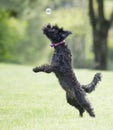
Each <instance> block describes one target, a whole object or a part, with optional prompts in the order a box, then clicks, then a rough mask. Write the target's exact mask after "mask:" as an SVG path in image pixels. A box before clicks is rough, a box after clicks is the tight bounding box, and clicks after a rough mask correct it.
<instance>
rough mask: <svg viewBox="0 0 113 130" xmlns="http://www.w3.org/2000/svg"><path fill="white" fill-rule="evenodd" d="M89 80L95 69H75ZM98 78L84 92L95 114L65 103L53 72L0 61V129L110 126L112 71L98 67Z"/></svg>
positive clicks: (112, 114) (62, 129) (95, 128)
mask: <svg viewBox="0 0 113 130" xmlns="http://www.w3.org/2000/svg"><path fill="white" fill-rule="evenodd" d="M75 72H76V75H77V77H78V80H79V81H80V82H81V83H83V84H86V83H89V81H91V79H92V78H93V75H94V74H95V73H96V71H91V70H85V69H79V70H75ZM102 75H103V78H102V82H101V83H100V84H99V85H98V87H97V89H96V91H95V92H94V93H92V94H89V95H88V98H89V100H90V101H91V103H92V106H93V107H94V110H95V113H96V118H91V117H89V115H88V114H87V113H85V114H84V117H83V118H80V117H79V115H78V111H77V110H76V109H74V107H71V106H70V105H68V104H67V103H66V100H65V92H64V90H62V88H61V87H60V85H59V84H58V82H57V79H56V77H55V76H54V74H49V75H48V74H44V73H38V74H35V73H33V72H32V67H29V66H17V65H9V64H0V130H112V129H113V81H112V78H113V72H110V71H109V72H108V71H106V72H105V71H102Z"/></svg>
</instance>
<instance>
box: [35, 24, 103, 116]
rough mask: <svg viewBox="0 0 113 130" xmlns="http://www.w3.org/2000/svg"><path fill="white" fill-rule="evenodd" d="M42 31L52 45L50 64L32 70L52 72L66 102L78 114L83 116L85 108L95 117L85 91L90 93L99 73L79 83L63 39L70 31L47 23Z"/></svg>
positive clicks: (98, 78) (99, 76) (99, 75)
mask: <svg viewBox="0 0 113 130" xmlns="http://www.w3.org/2000/svg"><path fill="white" fill-rule="evenodd" d="M43 33H44V34H45V35H46V36H47V37H48V38H49V39H50V41H51V42H52V43H51V44H50V46H51V47H54V54H53V56H52V60H51V63H50V65H42V66H39V67H35V68H34V69H33V71H34V72H46V73H50V72H54V73H55V75H56V77H57V78H58V80H59V83H60V84H61V86H62V88H63V89H64V90H65V91H66V98H67V102H68V103H69V104H70V105H72V106H74V107H76V108H77V109H78V110H79V113H80V116H83V112H84V111H85V110H86V111H87V112H88V113H89V115H90V116H91V117H95V114H94V112H93V109H92V108H91V105H90V103H89V101H88V100H87V98H86V94H85V93H86V92H87V93H90V92H92V91H93V90H94V89H95V86H96V85H97V83H98V82H99V81H100V80H101V74H100V73H97V74H95V76H94V78H93V80H92V82H91V83H90V84H88V85H81V84H80V83H79V82H78V80H77V78H76V76H75V74H74V72H73V70H72V65H71V52H70V50H69V49H68V47H67V45H65V41H64V39H65V38H66V37H67V36H68V35H69V34H71V32H70V31H67V30H64V29H63V28H59V27H58V26H57V25H55V26H51V25H50V24H48V25H46V26H44V27H43Z"/></svg>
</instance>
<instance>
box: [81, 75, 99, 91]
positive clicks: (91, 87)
mask: <svg viewBox="0 0 113 130" xmlns="http://www.w3.org/2000/svg"><path fill="white" fill-rule="evenodd" d="M99 81H101V73H96V74H95V76H94V78H93V80H92V82H91V83H89V84H88V85H82V86H81V87H82V88H83V89H84V91H85V92H86V93H91V92H92V91H93V90H95V87H96V85H97V83H98V82H99Z"/></svg>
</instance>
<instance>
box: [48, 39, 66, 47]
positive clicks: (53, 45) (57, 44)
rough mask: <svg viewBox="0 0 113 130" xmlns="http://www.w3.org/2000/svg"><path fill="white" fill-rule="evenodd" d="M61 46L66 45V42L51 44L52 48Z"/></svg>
mask: <svg viewBox="0 0 113 130" xmlns="http://www.w3.org/2000/svg"><path fill="white" fill-rule="evenodd" d="M61 44H65V40H63V41H61V42H58V43H51V44H50V46H51V47H55V46H59V45H61Z"/></svg>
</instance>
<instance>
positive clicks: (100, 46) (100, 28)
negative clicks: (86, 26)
mask: <svg viewBox="0 0 113 130" xmlns="http://www.w3.org/2000/svg"><path fill="white" fill-rule="evenodd" d="M97 4H98V10H97V13H98V15H97V16H96V15H95V12H94V8H93V0H89V15H90V21H91V25H92V30H93V47H94V55H95V69H102V70H105V69H107V51H108V47H107V38H108V31H109V28H110V25H111V23H112V21H113V13H112V14H111V17H110V20H106V19H105V17H104V9H103V0H97Z"/></svg>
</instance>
